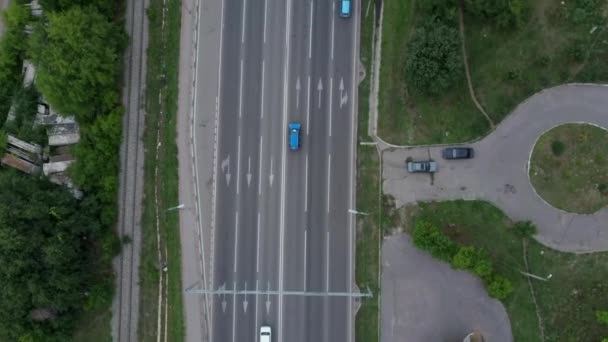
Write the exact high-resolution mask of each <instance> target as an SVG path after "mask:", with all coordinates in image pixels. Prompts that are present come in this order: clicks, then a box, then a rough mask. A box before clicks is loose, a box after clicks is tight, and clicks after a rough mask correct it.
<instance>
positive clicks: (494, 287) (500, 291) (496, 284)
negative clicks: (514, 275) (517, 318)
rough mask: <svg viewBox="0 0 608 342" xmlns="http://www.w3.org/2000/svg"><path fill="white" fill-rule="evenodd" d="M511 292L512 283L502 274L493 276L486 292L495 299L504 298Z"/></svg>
mask: <svg viewBox="0 0 608 342" xmlns="http://www.w3.org/2000/svg"><path fill="white" fill-rule="evenodd" d="M511 292H513V285H511V282H510V281H509V279H507V278H505V277H503V276H499V275H497V276H494V278H493V279H492V282H490V285H488V294H489V295H490V297H493V298H496V299H505V298H507V297H508V296H509V295H510V294H511Z"/></svg>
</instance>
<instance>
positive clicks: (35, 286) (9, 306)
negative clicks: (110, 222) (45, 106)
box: [0, 170, 100, 341]
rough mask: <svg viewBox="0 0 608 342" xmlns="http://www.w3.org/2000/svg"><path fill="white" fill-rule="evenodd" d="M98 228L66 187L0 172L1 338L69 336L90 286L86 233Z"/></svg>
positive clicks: (93, 231)
mask: <svg viewBox="0 0 608 342" xmlns="http://www.w3.org/2000/svg"><path fill="white" fill-rule="evenodd" d="M99 229H100V225H99V223H98V221H97V220H96V219H95V218H94V216H93V215H92V213H91V212H90V211H89V210H88V209H87V208H85V207H82V206H81V205H80V203H79V202H77V201H76V200H75V199H74V198H73V197H72V196H71V194H70V193H69V192H68V191H66V190H65V189H64V188H62V187H59V186H57V185H54V184H52V183H49V182H47V181H44V180H38V179H36V178H31V177H28V176H25V175H23V174H20V173H17V172H12V171H10V170H6V171H4V172H1V173H0V264H2V272H0V288H2V291H0V340H2V341H16V340H23V341H27V340H33V341H59V340H63V341H65V340H67V339H68V338H69V331H70V329H71V327H72V322H73V321H74V320H75V319H76V315H77V314H78V312H79V311H80V309H81V308H82V306H83V303H84V298H83V290H84V289H85V288H87V287H88V286H89V284H88V279H89V277H88V276H87V274H86V271H88V272H90V270H87V269H86V268H85V266H86V265H87V257H86V253H85V250H84V242H85V241H87V240H88V239H85V238H87V237H88V238H93V237H94V236H95V235H96V234H98V232H99Z"/></svg>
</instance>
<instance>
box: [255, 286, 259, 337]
mask: <svg viewBox="0 0 608 342" xmlns="http://www.w3.org/2000/svg"><path fill="white" fill-rule="evenodd" d="M259 285H260V282H259V279H256V280H255V292H256V295H255V325H254V326H255V329H256V332H255V342H258V338H259V337H260V334H258V333H257V328H258V304H259V302H260V301H259V300H258V294H257V292H259V291H260V286H259Z"/></svg>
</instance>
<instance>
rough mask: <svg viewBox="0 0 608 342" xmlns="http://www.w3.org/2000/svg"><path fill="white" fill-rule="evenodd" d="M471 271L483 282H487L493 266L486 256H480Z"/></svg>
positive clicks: (490, 276) (490, 277)
mask: <svg viewBox="0 0 608 342" xmlns="http://www.w3.org/2000/svg"><path fill="white" fill-rule="evenodd" d="M471 271H472V272H473V273H474V274H475V275H476V276H478V277H479V278H481V279H483V280H484V281H485V282H488V281H489V280H490V279H492V273H493V272H494V267H493V266H492V262H491V261H490V260H489V259H488V258H480V259H478V260H477V262H476V263H475V266H473V269H472V270H471Z"/></svg>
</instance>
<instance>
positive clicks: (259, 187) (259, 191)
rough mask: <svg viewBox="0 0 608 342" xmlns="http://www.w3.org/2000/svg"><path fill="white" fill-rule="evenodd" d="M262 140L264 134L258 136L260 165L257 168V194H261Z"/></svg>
mask: <svg viewBox="0 0 608 342" xmlns="http://www.w3.org/2000/svg"><path fill="white" fill-rule="evenodd" d="M263 141H264V136H263V135H262V136H260V167H259V170H258V195H261V194H262V159H263V158H262V156H263V155H264V150H263V149H262V147H263V143H262V142H263Z"/></svg>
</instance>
